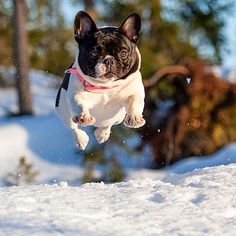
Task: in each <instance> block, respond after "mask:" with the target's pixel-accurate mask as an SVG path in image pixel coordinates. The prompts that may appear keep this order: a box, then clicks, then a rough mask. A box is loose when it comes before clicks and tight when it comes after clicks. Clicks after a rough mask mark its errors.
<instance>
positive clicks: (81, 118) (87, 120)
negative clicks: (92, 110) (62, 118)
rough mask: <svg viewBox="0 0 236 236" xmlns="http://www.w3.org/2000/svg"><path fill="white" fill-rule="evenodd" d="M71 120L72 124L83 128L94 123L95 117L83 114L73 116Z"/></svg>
mask: <svg viewBox="0 0 236 236" xmlns="http://www.w3.org/2000/svg"><path fill="white" fill-rule="evenodd" d="M72 120H73V122H75V123H77V124H79V125H83V126H86V125H93V124H94V123H95V121H96V119H95V117H93V116H91V115H90V114H87V113H83V112H82V113H81V114H80V115H78V116H73V117H72Z"/></svg>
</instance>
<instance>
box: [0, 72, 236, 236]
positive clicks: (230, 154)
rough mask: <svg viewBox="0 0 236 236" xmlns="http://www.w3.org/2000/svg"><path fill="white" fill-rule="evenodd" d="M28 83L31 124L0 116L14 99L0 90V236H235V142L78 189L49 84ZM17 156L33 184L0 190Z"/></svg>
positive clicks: (75, 157) (136, 162) (46, 78)
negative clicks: (32, 175) (163, 166)
mask: <svg viewBox="0 0 236 236" xmlns="http://www.w3.org/2000/svg"><path fill="white" fill-rule="evenodd" d="M30 78H31V87H32V92H33V103H34V108H35V112H36V116H34V117H27V116H25V117H11V118H9V117H6V113H7V112H8V111H9V110H11V111H14V110H15V109H16V107H17V106H16V95H15V91H14V90H13V89H12V88H10V89H0V163H1V164H0V185H1V186H2V187H0V236H2V235H3V236H5V235H10V236H12V235H14V236H18V235H24V236H25V235H37V236H38V235H39V236H40V235H42V236H47V235H72V236H73V235H85V236H87V235H161V236H165V235H170V236H172V235H178V236H180V235H183V236H192V235H194V236H195V235H196V236H197V235H199V236H200V235H210V236H211V235H214V236H218V235H226V236H231V235H236V164H235V163H236V144H235V143H232V144H230V145H228V146H226V147H225V148H223V149H222V150H220V151H218V152H217V153H215V154H212V155H210V156H208V157H192V158H189V159H186V160H182V161H180V162H178V163H176V164H175V165H173V166H171V167H170V168H166V169H164V170H161V171H154V170H147V169H135V168H132V169H130V170H129V171H128V175H127V177H126V179H125V181H126V182H122V183H117V184H108V185H107V184H104V183H97V184H96V183H90V184H85V185H82V186H79V184H80V179H81V177H82V175H83V168H82V167H81V165H80V162H81V159H80V156H81V155H82V153H81V152H78V150H77V149H76V148H75V147H74V145H73V143H72V137H71V134H70V132H69V130H67V129H66V128H65V127H64V126H63V124H62V123H61V122H60V120H59V119H58V118H57V116H56V114H55V112H54V100H55V96H56V89H55V87H56V86H57V85H56V84H55V78H53V76H50V75H48V74H45V73H43V72H38V71H31V73H30ZM22 156H25V157H26V159H27V161H28V162H29V163H32V164H33V168H34V169H35V170H36V171H38V172H39V175H38V176H37V178H36V181H35V184H37V185H33V186H24V185H22V186H19V187H3V186H4V182H3V180H4V178H5V177H6V176H7V174H9V173H12V172H14V171H15V169H16V166H17V164H18V161H19V159H20V157H22ZM148 158H149V157H148V155H145V156H143V157H142V158H137V157H136V158H133V159H132V158H130V159H129V160H127V163H129V165H128V166H129V167H137V166H138V167H140V165H141V164H142V163H144V162H145V161H147V160H148ZM140 163H141V164H140ZM205 167H207V168H205ZM196 168H198V170H195V169H196ZM65 181H66V182H65ZM54 183H56V184H54ZM45 184H49V185H45Z"/></svg>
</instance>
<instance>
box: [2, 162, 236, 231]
mask: <svg viewBox="0 0 236 236" xmlns="http://www.w3.org/2000/svg"><path fill="white" fill-rule="evenodd" d="M235 196H236V164H231V165H228V166H218V167H212V168H205V169H201V170H196V171H193V172H190V173H187V174H182V175H176V174H175V175H169V176H167V177H165V178H161V179H149V178H143V179H136V180H130V181H128V182H121V183H117V184H104V183H89V184H85V185H82V186H81V187H70V186H68V185H67V183H66V182H61V183H60V184H58V185H40V186H28V187H25V186H24V187H23V186H22V187H8V188H7V187H5V188H0V235H2V236H5V235H14V236H20V235H22V236H25V235H31V236H33V235H37V236H39V235H40V236H41V235H42V236H47V235H50V236H51V235H58V236H59V235H68V236H73V235H75V236H78V235H81V236H82V235H85V236H90V235H101V236H102V235H103V236H105V235H107V236H110V235H114V236H115V235H117V236H122V235H127V236H130V235H136V236H138V235H140V236H143V235H161V236H175V235H176V236H177V235H178V236H179V235H183V236H198V235H199V236H203V235H207V236H218V235H219V236H221V235H224V236H234V235H235V233H236V224H235V223H236V197H235Z"/></svg>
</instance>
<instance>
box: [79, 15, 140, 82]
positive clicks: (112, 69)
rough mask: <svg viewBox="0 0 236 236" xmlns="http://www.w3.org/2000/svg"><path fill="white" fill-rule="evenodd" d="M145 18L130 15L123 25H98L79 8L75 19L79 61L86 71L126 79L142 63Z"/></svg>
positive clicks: (102, 77) (108, 78)
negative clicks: (139, 46) (141, 35)
mask: <svg viewBox="0 0 236 236" xmlns="http://www.w3.org/2000/svg"><path fill="white" fill-rule="evenodd" d="M140 29H141V18H140V16H139V15H138V14H137V13H133V14H131V15H129V16H128V17H127V18H126V19H125V20H124V22H123V23H122V24H121V26H120V27H103V28H97V26H96V24H95V23H94V21H93V20H92V18H91V17H90V16H89V15H88V14H87V13H86V12H84V11H79V12H78V13H77V15H76V17H75V21H74V37H75V40H76V42H77V43H78V48H79V55H78V64H79V66H80V68H81V70H82V72H83V73H84V74H85V75H88V76H90V77H93V78H95V79H96V80H97V81H100V82H108V81H115V80H120V79H125V78H126V77H127V76H128V75H130V74H132V73H134V72H135V71H137V70H138V67H139V56H138V52H137V50H136V43H137V41H138V39H139V33H140Z"/></svg>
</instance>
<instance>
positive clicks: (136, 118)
mask: <svg viewBox="0 0 236 236" xmlns="http://www.w3.org/2000/svg"><path fill="white" fill-rule="evenodd" d="M145 123H146V121H145V120H144V119H143V117H142V115H136V114H135V115H126V117H125V120H124V124H125V126H127V127H129V128H140V127H142V126H144V125H145Z"/></svg>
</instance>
